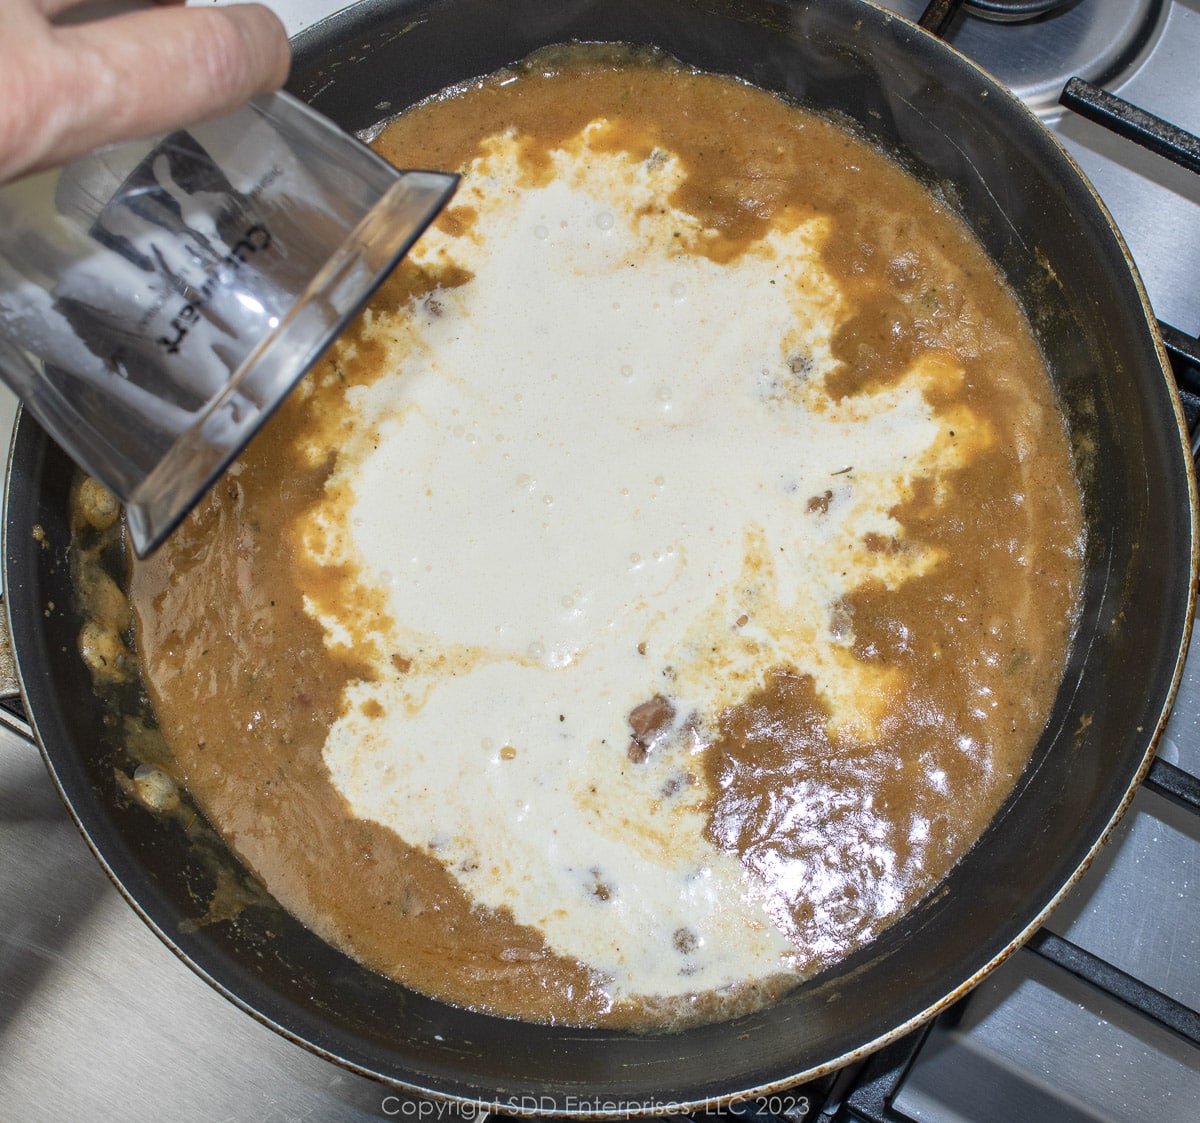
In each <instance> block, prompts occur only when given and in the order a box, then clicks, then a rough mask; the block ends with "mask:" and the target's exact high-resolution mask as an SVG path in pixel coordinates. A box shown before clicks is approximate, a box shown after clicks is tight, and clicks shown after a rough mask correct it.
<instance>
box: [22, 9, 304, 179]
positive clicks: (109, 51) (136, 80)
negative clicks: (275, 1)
mask: <svg viewBox="0 0 1200 1123" xmlns="http://www.w3.org/2000/svg"><path fill="white" fill-rule="evenodd" d="M51 35H52V39H53V43H54V48H55V50H54V53H53V56H52V57H53V59H54V62H55V65H53V66H52V67H51V68H50V72H49V73H46V72H45V71H42V73H41V81H40V86H39V88H40V89H41V91H42V96H40V97H35V98H32V99H29V98H28V97H27V100H33V101H34V102H35V104H33V105H29V106H27V107H26V108H27V110H28V111H30V112H31V113H32V116H33V121H32V122H27V125H28V124H35V125H36V127H35V128H34V129H32V130H31V131H30V132H31V135H34V136H36V137H37V140H36V142H35V145H34V150H33V151H32V152H31V153H30V154H29V159H28V161H27V164H26V168H25V169H24V170H38V169H40V168H44V167H49V166H51V165H53V164H56V163H61V162H63V161H65V160H68V159H71V158H73V157H74V156H77V155H80V154H82V153H83V152H86V151H88V150H90V149H92V148H96V147H98V146H100V145H103V144H109V143H113V142H117V141H121V140H130V139H133V138H135V137H142V136H150V135H153V134H155V133H159V132H165V131H167V130H169V129H172V128H177V127H180V126H182V125H185V124H192V123H194V122H196V121H198V120H201V119H204V118H207V117H213V116H216V115H218V114H220V113H222V112H226V111H228V110H230V109H233V108H235V107H236V106H238V105H241V104H242V103H243V102H245V101H246V100H247V99H248V98H250V97H252V96H253V95H255V94H258V93H265V92H267V91H270V90H274V89H278V87H279V86H281V85H282V84H283V82H284V80H285V79H286V78H287V71H288V66H289V64H290V61H291V50H290V46H289V44H288V41H287V35H286V33H285V32H284V30H283V25H282V24H281V23H280V22H279V20H278V18H277V17H276V16H275V15H274V14H273V13H272V12H270V11H269V10H268V9H266V8H264V7H261V6H259V5H255V4H249V5H233V6H230V7H221V8H184V9H178V8H175V9H167V8H161V9H148V10H145V11H141V12H138V13H136V14H132V15H126V16H119V17H115V18H113V19H105V20H98V21H95V22H91V23H84V24H80V25H78V26H73V27H65V28H56V29H54V30H53V31H52V32H51ZM27 88H28V84H27Z"/></svg>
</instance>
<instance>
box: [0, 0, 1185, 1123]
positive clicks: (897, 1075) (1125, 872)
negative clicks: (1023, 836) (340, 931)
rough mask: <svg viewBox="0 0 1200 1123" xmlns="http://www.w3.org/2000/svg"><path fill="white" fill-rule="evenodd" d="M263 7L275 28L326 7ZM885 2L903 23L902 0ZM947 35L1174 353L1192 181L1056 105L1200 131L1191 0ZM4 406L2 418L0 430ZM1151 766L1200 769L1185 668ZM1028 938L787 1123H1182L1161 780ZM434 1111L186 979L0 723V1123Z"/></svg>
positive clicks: (1176, 891)
mask: <svg viewBox="0 0 1200 1123" xmlns="http://www.w3.org/2000/svg"><path fill="white" fill-rule="evenodd" d="M271 6H272V7H274V8H275V9H276V10H277V11H278V12H279V13H280V15H281V16H282V17H283V19H284V21H285V23H286V24H287V25H288V28H289V30H290V31H293V32H295V31H297V30H299V29H301V28H302V27H304V26H306V25H307V24H308V23H310V22H312V21H314V20H315V19H318V18H320V17H321V16H323V15H325V14H328V13H329V12H332V11H334V10H337V9H338V8H340V7H343V6H344V3H342V2H340V0H274V2H273V3H271ZM885 6H887V7H890V8H892V9H893V10H895V11H897V12H899V13H900V14H902V15H905V16H909V17H911V18H916V17H917V16H918V15H919V14H920V12H921V10H922V9H923V8H924V2H923V0H891V2H889V3H887V4H885ZM947 38H948V39H949V41H950V42H951V43H952V44H954V45H955V46H957V47H958V48H959V49H961V50H963V51H964V52H965V53H967V54H970V55H971V56H972V57H974V58H975V59H976V60H977V61H979V62H980V63H981V64H982V65H984V66H985V67H986V68H987V69H989V70H991V71H992V72H993V73H994V74H995V75H996V76H997V77H998V78H1000V79H1001V80H1002V81H1003V82H1005V83H1006V84H1007V85H1009V86H1010V87H1012V88H1013V89H1014V90H1016V91H1017V92H1018V93H1019V94H1021V96H1023V97H1025V98H1026V99H1027V100H1028V101H1029V102H1030V104H1031V105H1032V106H1033V107H1034V108H1035V110H1036V111H1037V112H1038V113H1039V115H1040V116H1042V118H1043V120H1044V121H1045V122H1046V124H1047V125H1048V126H1049V127H1050V128H1051V129H1052V130H1053V131H1054V133H1055V134H1056V135H1057V136H1058V138H1059V139H1060V141H1061V142H1062V143H1063V144H1064V146H1065V147H1066V148H1067V149H1068V150H1069V151H1070V153H1071V154H1072V156H1074V157H1075V159H1076V160H1077V162H1078V163H1079V164H1080V166H1081V167H1082V168H1083V169H1084V171H1085V173H1086V174H1087V175H1088V176H1089V177H1090V178H1091V179H1092V181H1093V183H1094V184H1095V185H1096V187H1097V189H1098V191H1099V193H1100V195H1101V197H1102V198H1103V199H1104V200H1105V202H1106V203H1107V204H1108V206H1109V208H1110V210H1111V211H1112V212H1113V215H1114V217H1115V219H1116V221H1117V224H1118V225H1119V226H1120V228H1121V230H1122V232H1123V233H1124V235H1125V238H1126V240H1127V242H1128V243H1129V245H1130V248H1131V251H1132V253H1133V257H1134V260H1135V261H1136V262H1137V264H1138V267H1139V270H1140V271H1141V272H1142V275H1143V278H1144V280H1145V282H1146V287H1147V290H1148V292H1149V294H1150V298H1151V302H1152V303H1153V305H1154V308H1155V312H1156V314H1157V315H1158V317H1159V319H1160V320H1162V321H1165V322H1166V323H1169V324H1171V325H1173V326H1174V327H1176V328H1178V329H1180V330H1182V331H1183V332H1184V333H1186V334H1187V335H1190V336H1192V337H1194V336H1195V335H1196V334H1197V330H1198V329H1200V277H1198V276H1197V272H1196V263H1197V262H1198V261H1200V176H1196V175H1193V174H1190V173H1188V172H1185V171H1182V170H1180V169H1179V168H1177V167H1175V166H1173V165H1171V164H1169V163H1167V162H1166V161H1165V160H1163V159H1161V158H1160V157H1157V156H1153V155H1151V154H1149V153H1147V152H1145V151H1144V150H1142V149H1140V148H1137V147H1135V146H1134V145H1132V144H1131V143H1130V142H1128V141H1126V140H1122V139H1121V138H1118V137H1116V136H1114V135H1112V134H1111V133H1109V132H1107V131H1105V130H1104V129H1103V128H1101V127H1100V126H1098V125H1094V124H1092V123H1091V122H1089V121H1087V120H1084V119H1083V118H1082V117H1079V116H1076V115H1073V114H1071V113H1068V112H1066V111H1063V110H1062V109H1061V108H1059V107H1058V104H1057V102H1058V94H1059V91H1060V90H1061V88H1062V86H1063V84H1064V83H1065V81H1066V80H1067V78H1069V77H1072V76H1076V75H1078V76H1082V77H1084V78H1087V79H1089V80H1090V81H1092V82H1094V83H1095V84H1097V85H1099V86H1102V87H1104V88H1105V89H1107V90H1109V91H1112V92H1114V93H1117V94H1119V95H1121V96H1122V97H1124V98H1126V99H1127V100H1130V101H1132V102H1134V103H1136V104H1137V105H1139V106H1141V107H1142V108H1143V109H1145V110H1148V111H1150V112H1151V113H1155V114H1157V115H1159V116H1161V117H1164V118H1166V119H1168V120H1170V121H1172V122H1174V123H1175V124H1176V125H1178V126H1181V127H1183V128H1185V129H1188V130H1189V131H1191V132H1193V133H1200V0H1075V2H1074V3H1069V4H1068V5H1067V6H1066V7H1064V8H1062V9H1060V10H1059V11H1058V12H1057V13H1055V14H1052V15H1050V16H1047V17H1045V18H1043V19H1040V20H1037V21H1034V22H1031V23H1024V24H1008V25H1003V26H1001V25H995V24H986V23H982V22H980V21H977V20H975V19H968V18H963V17H959V18H958V19H957V20H956V21H955V23H954V24H953V25H952V26H951V29H950V31H949V33H948V35H947ZM12 408H13V406H12V402H11V399H4V400H2V401H0V425H3V426H5V427H8V426H9V425H10V421H11V416H12ZM1159 757H1160V759H1162V760H1165V761H1168V762H1170V763H1171V764H1174V765H1176V766H1178V767H1179V768H1180V769H1182V770H1183V778H1184V780H1185V782H1186V781H1187V780H1188V778H1189V777H1200V651H1194V652H1193V655H1192V657H1191V660H1190V662H1189V665H1188V668H1187V672H1186V676H1185V681H1184V683H1183V687H1182V690H1181V693H1180V697H1179V700H1178V702H1177V704H1176V708H1175V713H1174V715H1173V717H1172V719H1171V723H1170V725H1169V726H1168V728H1167V732H1166V736H1165V738H1164V740H1163V742H1162V743H1161V745H1160V750H1159ZM1047 929H1048V931H1046V932H1044V933H1043V934H1042V935H1041V937H1040V938H1039V939H1038V940H1035V942H1034V946H1033V947H1032V948H1031V949H1027V950H1023V951H1021V952H1020V953H1018V954H1017V955H1016V956H1014V957H1013V958H1012V959H1011V960H1010V961H1009V962H1007V963H1006V964H1004V965H1003V966H1002V967H1001V968H999V969H998V970H997V971H995V972H994V973H993V974H992V975H991V976H989V978H988V979H987V980H986V981H985V982H984V983H983V984H982V985H981V986H980V987H979V988H978V989H977V990H976V991H975V992H974V993H973V994H972V995H971V996H970V997H969V998H968V999H967V1000H966V1001H965V1002H963V1003H961V1004H960V1005H959V1006H958V1007H956V1008H955V1009H954V1010H952V1011H951V1012H950V1013H949V1014H947V1015H943V1017H942V1018H940V1019H939V1020H938V1021H937V1022H936V1023H935V1024H934V1026H933V1027H932V1029H931V1030H930V1031H929V1033H928V1035H927V1036H925V1037H924V1038H923V1039H920V1040H916V1041H910V1042H908V1043H905V1044H902V1046H901V1047H900V1048H899V1049H895V1050H891V1051H889V1053H888V1054H886V1055H883V1056H880V1057H878V1058H876V1059H875V1060H874V1061H873V1062H872V1063H871V1064H870V1065H869V1066H868V1067H867V1068H866V1069H863V1070H861V1071H857V1072H855V1073H853V1074H846V1075H845V1076H844V1077H843V1078H842V1079H840V1080H838V1081H834V1082H832V1083H827V1084H825V1085H822V1087H821V1088H819V1089H814V1094H813V1095H812V1096H811V1097H810V1100H809V1102H810V1104H811V1106H812V1110H811V1111H810V1112H809V1113H808V1115H807V1118H809V1119H813V1118H818V1112H820V1116H819V1117H821V1118H826V1119H834V1118H837V1119H870V1120H875V1119H879V1120H914V1121H936V1123H951V1121H954V1123H1001V1121H1004V1123H1009V1121H1012V1120H1022V1121H1031V1123H1040V1121H1042V1120H1045V1121H1051V1120H1052V1121H1053V1123H1084V1121H1088V1123H1099V1121H1110V1120H1129V1121H1140V1120H1156V1121H1159V1123H1172V1121H1177V1123H1195V1121H1196V1120H1197V1119H1200V1045H1198V1044H1197V1039H1198V1038H1200V814H1197V813H1196V812H1195V811H1194V810H1192V809H1191V808H1190V807H1188V806H1187V805H1186V800H1183V801H1180V800H1178V799H1172V798H1168V797H1167V796H1165V795H1164V794H1162V789H1161V788H1155V787H1146V788H1145V789H1143V790H1142V791H1141V792H1139V794H1138V796H1137V798H1136V800H1135V802H1134V805H1133V808H1132V810H1131V811H1130V812H1129V814H1128V815H1127V816H1126V817H1125V819H1124V820H1123V821H1122V823H1121V825H1120V827H1119V829H1118V831H1117V832H1116V835H1115V837H1114V838H1113V839H1112V841H1111V842H1110V843H1109V845H1108V846H1107V847H1106V849H1105V850H1104V852H1103V853H1102V856H1101V858H1100V860H1099V861H1098V862H1097V863H1096V864H1095V865H1094V866H1093V868H1092V869H1091V870H1090V871H1089V872H1088V874H1087V875H1086V877H1085V878H1084V880H1083V882H1082V883H1081V884H1080V885H1079V886H1078V888H1077V889H1076V890H1075V891H1074V893H1073V894H1072V896H1071V897H1070V898H1069V899H1068V901H1067V902H1066V903H1065V905H1064V906H1063V907H1062V908H1061V909H1059V910H1058V911H1057V912H1056V913H1055V914H1054V916H1053V917H1052V918H1051V920H1050V922H1049V924H1048V926H1047ZM1146 1011H1149V1013H1147V1012H1146ZM822 1101H823V1103H824V1106H823V1107H822ZM446 1113H447V1111H446V1109H445V1108H444V1107H439V1106H438V1105H435V1104H428V1103H425V1104H417V1103H415V1102H414V1101H411V1100H408V1099H406V1098H404V1097H402V1096H399V1095H396V1094H394V1093H392V1092H391V1091H390V1090H389V1089H387V1088H384V1087H382V1086H380V1085H377V1084H375V1083H373V1082H371V1081H368V1080H365V1079H363V1078H360V1077H357V1076H354V1075H351V1074H349V1073H346V1072H344V1071H342V1070H341V1069H339V1068H337V1067H335V1066H334V1065H332V1064H330V1063H328V1062H326V1061H323V1060H320V1059H318V1058H316V1057H313V1056H311V1055H309V1054H308V1053H307V1052H305V1051H304V1050H302V1049H300V1048H298V1047H296V1046H294V1045H292V1044H291V1043H289V1042H287V1041H285V1040H284V1039H282V1038H281V1037H278V1036H277V1035H276V1034H274V1033H273V1032H272V1031H270V1030H268V1029H266V1028H264V1027H262V1026H260V1025H259V1024H258V1023H257V1022H255V1021H254V1020H253V1019H251V1018H250V1017H248V1016H247V1015H245V1014H243V1013H241V1012H240V1011H239V1010H237V1009H235V1008H234V1007H233V1006H232V1005H231V1004H230V1003H228V1002H227V1001H226V1000H225V999H223V998H222V997H221V996H219V995H218V994H217V993H216V992H215V991H213V990H211V989H210V988H209V987H208V985H207V984H206V983H204V982H203V981H201V980H200V979H199V978H197V977H196V976H194V975H193V974H192V973H191V971H190V970H189V969H188V968H186V967H185V966H184V965H183V964H182V963H180V962H179V961H177V960H176V959H175V958H174V957H173V956H172V955H171V954H170V953H169V952H168V951H167V950H166V949H165V948H164V947H163V946H162V944H160V943H159V941H158V939H157V938H156V937H155V936H153V935H152V934H151V933H150V931H149V930H148V929H147V928H146V927H144V926H143V924H142V923H141V921H140V920H139V919H138V918H137V917H136V916H135V914H134V913H133V911H132V910H131V909H130V908H129V907H128V905H127V904H126V903H125V902H124V900H123V899H122V898H121V897H120V896H119V895H118V894H117V892H116V890H115V889H113V887H112V886H111V884H110V883H109V881H108V880H107V878H106V877H105V875H104V874H103V873H102V872H101V870H100V868H99V866H98V865H97V863H96V862H95V860H94V859H93V858H92V856H91V854H90V853H89V852H88V850H87V848H86V846H85V845H84V843H83V841H82V839H81V838H80V836H79V834H78V832H77V831H76V828H75V826H74V824H73V823H72V822H71V820H70V819H69V817H68V816H67V813H66V811H65V810H64V809H63V807H62V804H61V802H60V800H59V797H58V794H57V792H56V791H55V789H54V787H53V785H52V783H51V781H50V779H49V778H48V776H47V774H46V772H45V769H44V766H43V764H42V762H41V758H40V757H39V755H38V754H37V752H36V751H34V750H33V749H32V748H30V747H29V746H28V745H26V744H24V743H23V742H21V741H20V740H19V738H17V737H16V736H15V735H13V734H10V733H8V731H7V730H5V729H3V728H2V727H0V1120H5V1121H8V1120H11V1121H13V1123H36V1121H40V1120H55V1121H58V1120H62V1119H72V1120H85V1119H89V1120H110V1119H111V1120H118V1119H119V1120H121V1121H123V1123H142V1121H146V1123H150V1121H153V1123H182V1121H187V1123H192V1121H196V1123H242V1121H245V1123H251V1121H253V1123H293V1121H300V1120H316V1121H321V1123H351V1121H358V1120H379V1119H387V1118H412V1119H426V1118H428V1119H436V1118H440V1117H441V1116H442V1115H444V1114H446ZM452 1114H453V1113H452ZM470 1115H471V1113H469V1112H468V1113H467V1117H468V1118H470ZM804 1117H805V1115H804V1113H803V1112H800V1111H793V1112H792V1113H791V1117H790V1121H789V1123H800V1120H801V1119H802V1118H804Z"/></svg>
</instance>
